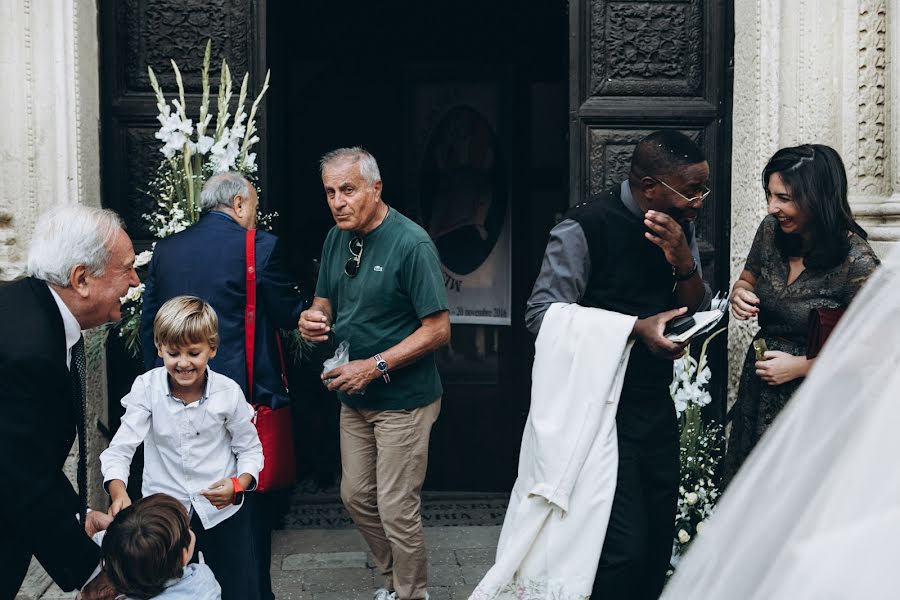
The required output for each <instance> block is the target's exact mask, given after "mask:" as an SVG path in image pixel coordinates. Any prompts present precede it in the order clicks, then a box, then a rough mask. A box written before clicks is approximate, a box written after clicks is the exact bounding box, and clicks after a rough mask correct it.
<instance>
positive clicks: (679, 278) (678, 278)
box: [672, 259, 697, 281]
mask: <svg viewBox="0 0 900 600" xmlns="http://www.w3.org/2000/svg"><path fill="white" fill-rule="evenodd" d="M696 272H697V259H694V260H693V264H692V266H691V270H690V271H688V272H687V273H684V274H681V273H679V272H678V269H676V268H675V265H672V275H673V276H674V277H675V281H687V280H688V279H690V278H691V277H693V276H694V273H696Z"/></svg>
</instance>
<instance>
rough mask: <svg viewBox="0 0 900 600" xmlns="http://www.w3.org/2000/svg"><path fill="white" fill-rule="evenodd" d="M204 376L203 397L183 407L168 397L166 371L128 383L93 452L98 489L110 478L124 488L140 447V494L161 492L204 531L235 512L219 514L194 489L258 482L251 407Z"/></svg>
mask: <svg viewBox="0 0 900 600" xmlns="http://www.w3.org/2000/svg"><path fill="white" fill-rule="evenodd" d="M206 372H207V381H206V387H205V389H204V392H203V397H202V398H201V399H200V400H198V401H196V402H191V403H190V404H185V403H184V402H182V401H181V400H179V399H178V398H176V397H175V396H173V395H172V392H171V388H170V386H169V379H168V373H167V372H166V369H165V367H157V368H156V369H153V370H151V371H147V372H146V373H144V374H143V375H141V376H139V377H138V378H137V379H135V380H134V385H132V387H131V392H130V393H128V394H127V395H126V396H125V397H124V398H122V406H124V407H125V415H124V416H123V417H122V423H121V425H120V426H119V430H118V431H117V432H116V435H115V437H113V440H112V442H111V443H110V444H109V448H107V449H106V450H105V451H104V452H103V453H102V454H101V455H100V463H101V465H100V469H101V471H102V472H103V483H104V486H105V485H106V484H107V483H108V482H109V481H111V480H113V479H120V480H121V481H123V482H125V483H126V485H127V483H128V471H129V467H130V465H131V458H132V457H133V456H134V451H135V449H136V448H137V447H138V445H139V444H140V443H141V442H144V480H143V486H142V488H141V491H142V493H143V495H144V496H145V497H146V496H148V495H150V494H155V493H158V492H163V493H165V494H168V495H170V496H172V497H174V498H176V499H177V500H179V501H180V502H181V503H182V504H184V507H185V508H186V509H187V510H188V511H190V509H191V508H193V509H194V510H195V511H196V512H197V515H198V516H199V517H200V521H201V522H202V523H203V527H204V528H205V529H209V528H211V527H214V526H215V525H217V524H218V523H221V522H222V521H224V520H225V519H227V518H228V517H230V516H231V515H233V514H235V513H236V512H237V511H238V510H240V508H241V507H240V506H228V507H226V508H223V509H222V510H218V509H216V507H215V506H213V505H212V504H211V503H210V502H209V500H207V499H206V498H205V497H204V496H202V495H200V491H201V490H205V489H207V488H208V487H209V486H211V485H212V484H213V483H215V482H216V481H219V480H220V479H225V478H228V477H237V476H239V475H240V474H242V473H248V474H250V475H252V476H253V479H254V480H256V479H258V477H259V472H260V471H261V470H262V468H263V453H262V444H260V442H259V436H258V435H257V433H256V427H255V426H254V424H253V422H252V419H253V407H251V406H250V405H249V404H248V403H247V401H246V400H245V399H244V393H243V391H241V388H240V386H238V384H237V383H235V382H234V381H233V380H231V379H229V378H228V377H226V376H224V375H220V374H219V373H215V372H213V371H212V370H211V369H210V368H209V367H207V369H206Z"/></svg>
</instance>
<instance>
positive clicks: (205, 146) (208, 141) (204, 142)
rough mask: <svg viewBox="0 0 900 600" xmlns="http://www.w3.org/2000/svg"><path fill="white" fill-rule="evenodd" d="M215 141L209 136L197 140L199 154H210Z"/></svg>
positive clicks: (202, 136)
mask: <svg viewBox="0 0 900 600" xmlns="http://www.w3.org/2000/svg"><path fill="white" fill-rule="evenodd" d="M214 143H215V140H214V139H212V138H211V137H209V136H208V135H201V136H200V139H198V140H197V152H199V153H200V154H206V153H207V152H209V149H210V148H212V146H213V144H214Z"/></svg>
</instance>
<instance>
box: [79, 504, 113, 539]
mask: <svg viewBox="0 0 900 600" xmlns="http://www.w3.org/2000/svg"><path fill="white" fill-rule="evenodd" d="M112 520H113V518H112V517H111V516H110V515H108V514H106V513H105V512H103V511H99V510H92V511H91V512H89V513H88V514H87V515H85V517H84V532H85V533H86V534H88V537H94V534H95V533H97V532H98V531H105V530H106V528H107V527H109V524H110V523H112Z"/></svg>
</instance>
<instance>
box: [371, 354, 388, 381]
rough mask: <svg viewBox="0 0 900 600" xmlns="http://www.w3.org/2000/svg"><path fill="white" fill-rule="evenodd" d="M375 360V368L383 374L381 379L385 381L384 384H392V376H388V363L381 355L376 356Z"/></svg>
mask: <svg viewBox="0 0 900 600" xmlns="http://www.w3.org/2000/svg"><path fill="white" fill-rule="evenodd" d="M373 358H374V359H375V368H376V369H378V372H379V373H381V377H382V379H384V382H385V383H390V382H391V376H390V375H388V365H387V361H386V360H384V359H383V358H381V355H380V354H376V355H375V356H374V357H373Z"/></svg>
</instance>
